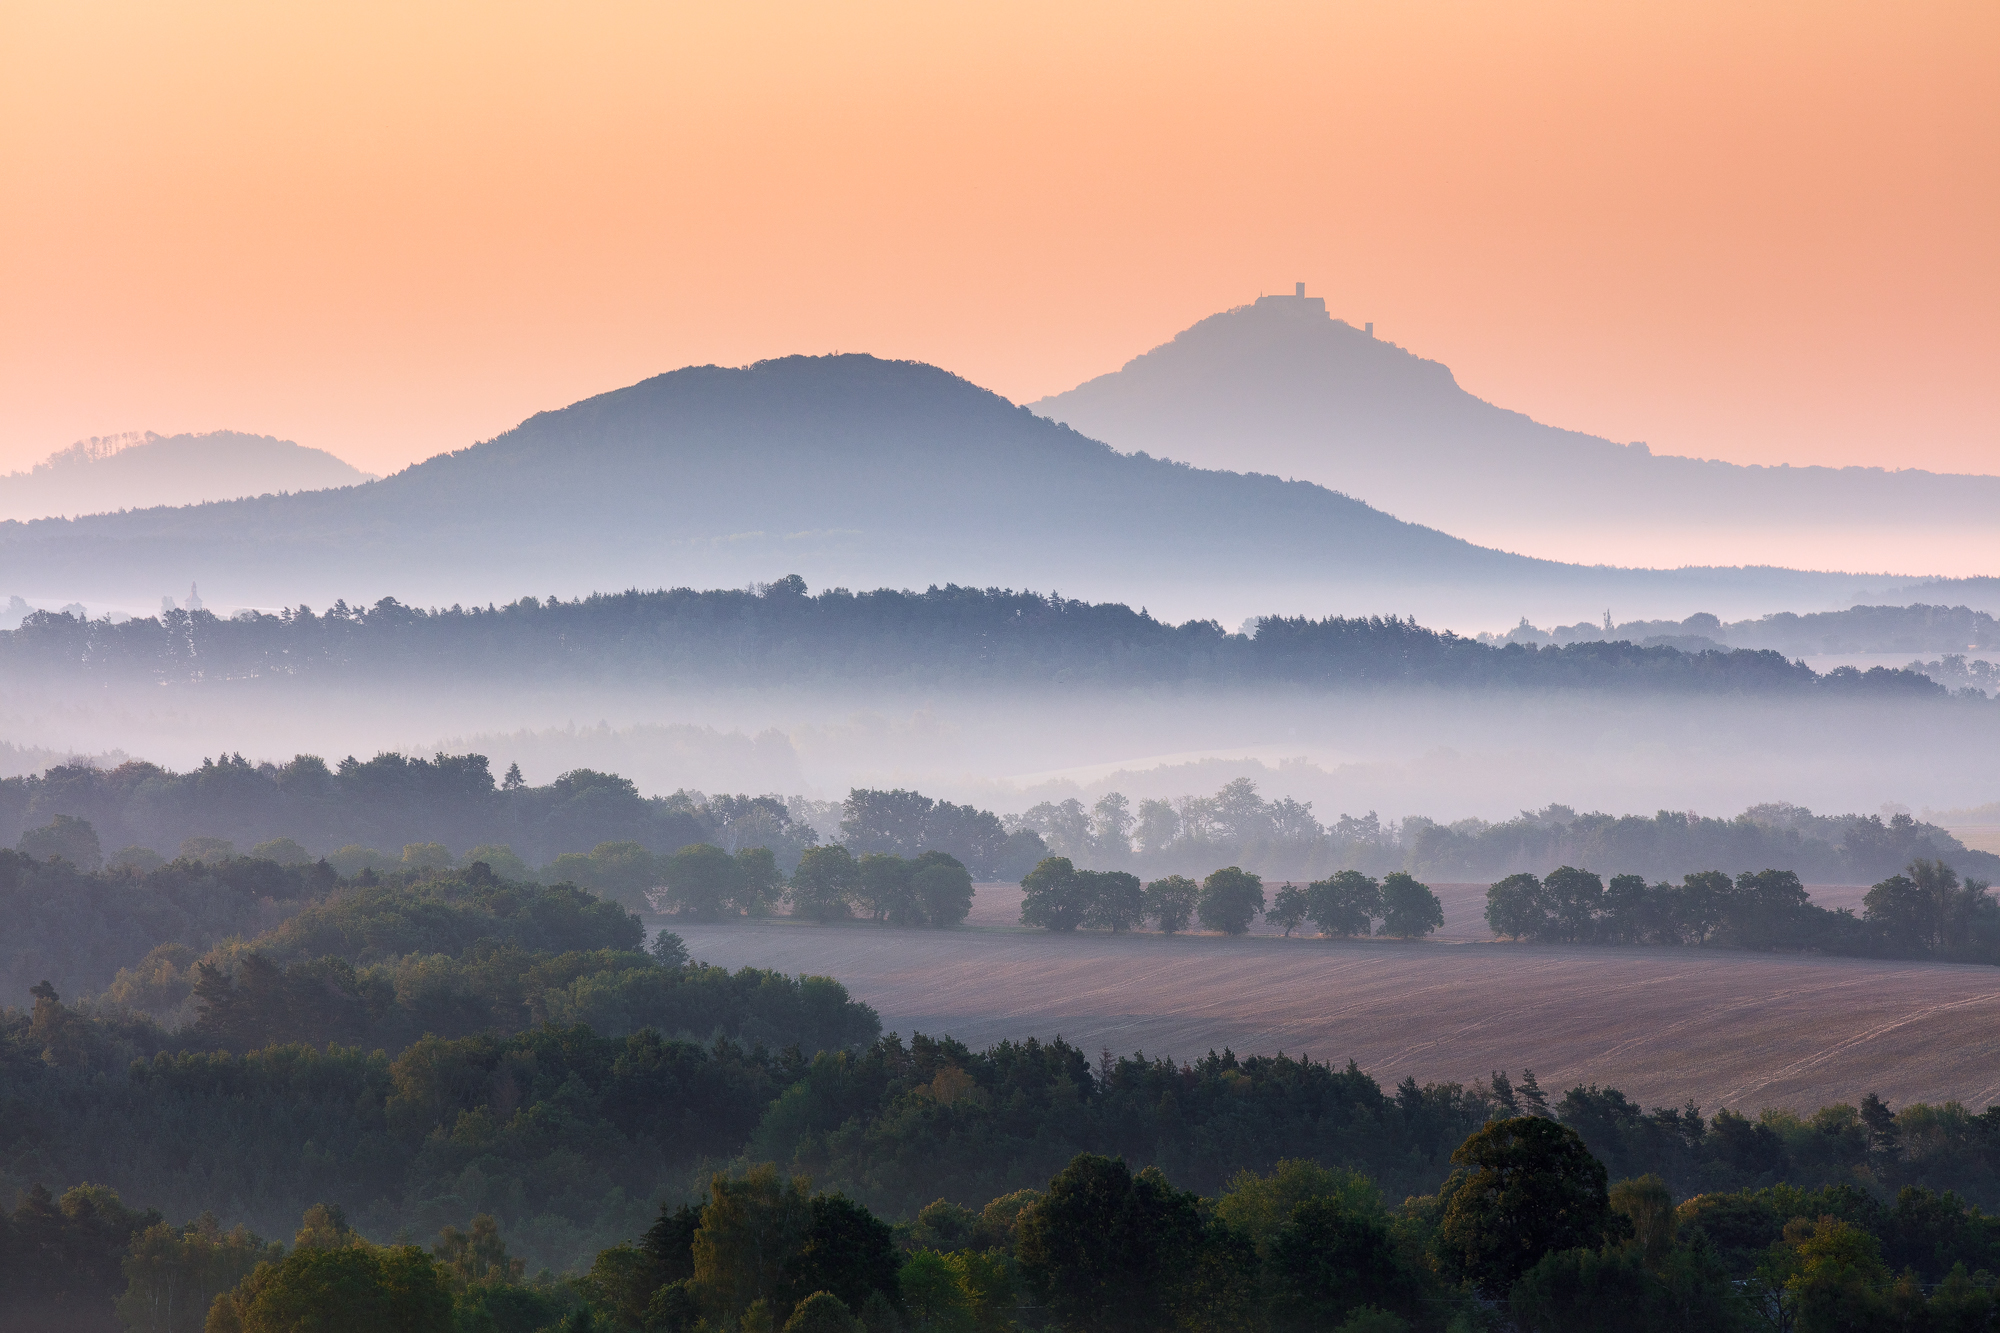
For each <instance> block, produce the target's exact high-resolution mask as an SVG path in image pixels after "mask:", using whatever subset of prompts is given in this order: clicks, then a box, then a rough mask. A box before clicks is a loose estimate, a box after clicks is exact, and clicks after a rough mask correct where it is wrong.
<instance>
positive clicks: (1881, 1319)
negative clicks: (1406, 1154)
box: [0, 1111, 2000, 1333]
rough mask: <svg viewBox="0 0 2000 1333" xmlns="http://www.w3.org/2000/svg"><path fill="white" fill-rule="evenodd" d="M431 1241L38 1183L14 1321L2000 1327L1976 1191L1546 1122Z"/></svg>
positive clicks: (1690, 1331)
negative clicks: (542, 1255)
mask: <svg viewBox="0 0 2000 1333" xmlns="http://www.w3.org/2000/svg"><path fill="white" fill-rule="evenodd" d="M435 1234H436V1237H437V1238H436V1240H435V1241H434V1242H433V1243H432V1244H430V1245H429V1246H428V1247H424V1246H421V1245H418V1244H414V1243H411V1242H410V1241H409V1240H408V1239H407V1238H399V1239H398V1240H396V1241H391V1242H389V1243H386V1244H384V1243H378V1242H374V1241H371V1240H369V1239H368V1238H367V1237H366V1236H364V1235H363V1234H362V1233H361V1232H359V1231H357V1230H356V1229H355V1228H354V1227H353V1226H352V1225H350V1223H349V1219H348V1217H347V1214H346V1211H345V1210H344V1209H343V1208H341V1207H340V1206H338V1205H329V1204H325V1203H317V1204H314V1205H312V1206H310V1207H308V1208H307V1209H306V1210H305V1211H304V1213H303V1216H302V1217H301V1219H300V1223H299V1226H298V1228H297V1231H296V1233H295V1234H294V1235H293V1238H292V1243H291V1245H290V1247H289V1248H288V1247H287V1246H285V1245H283V1244H281V1243H276V1242H266V1241H264V1240H262V1239H261V1238H260V1237H258V1236H257V1235H256V1234H255V1233H253V1232H251V1231H249V1230H248V1229H247V1228H245V1227H242V1226H240V1225H239V1226H238V1227H236V1228H235V1229H234V1230H232V1231H229V1232H224V1231H222V1229H221V1227H220V1225H219V1224H218V1223H217V1221H216V1219H215V1218H214V1216H213V1215H211V1214H203V1215H202V1216H200V1217H198V1218H196V1219H195V1220H194V1221H192V1222H189V1223H186V1224H183V1225H180V1226H174V1225H170V1224H168V1223H166V1222H165V1221H164V1220H162V1218H161V1216H160V1214H159V1213H158V1212H157V1211H155V1210H145V1211H143V1212H141V1211H135V1210H133V1209H130V1208H129V1207H127V1206H126V1205H125V1204H124V1202H123V1201H122V1200H121V1199H120V1198H119V1196H118V1195H117V1194H116V1192H114V1191H111V1190H108V1189H105V1188H104V1187H101V1186H79V1187H77V1188H74V1189H71V1190H69V1191H68V1192H67V1193H65V1194H64V1195H62V1196H61V1197H60V1199H57V1198H55V1197H54V1196H52V1195H51V1194H50V1193H49V1191H48V1190H46V1189H45V1188H43V1187H41V1186H36V1187H34V1188H32V1189H30V1190H29V1191H27V1192H26V1193H25V1194H24V1195H23V1197H22V1199H21V1202H20V1203H19V1204H18V1205H17V1206H16V1208H15V1209H14V1211H13V1213H12V1214H11V1215H0V1276H4V1277H5V1278H6V1279H7V1281H6V1282H5V1284H4V1285H0V1319H6V1320H7V1321H8V1322H9V1324H10V1325H12V1326H20V1327H30V1326H43V1327H46V1326H60V1327H63V1328H66V1329H75V1330H83V1331H84V1333H91V1331H93V1330H97V1329H107V1330H108V1329H112V1328H118V1327H122V1328H125V1329H132V1330H138V1329H145V1330H158V1331H159V1333H181V1331H182V1330H204V1333H281V1331H282V1333H289V1331H290V1330H295V1329H300V1328H321V1327H342V1328H358V1327H367V1328H393V1329H399V1330H405V1331H406V1333H461V1331H462V1330H490V1331H491V1333H538V1331H544V1330H545V1331H547V1333H721V1331H723V1330H728V1331H730V1333H735V1331H737V1330H741V1331H743V1333H759V1331H761V1330H772V1331H773V1333H1008V1331H1009V1330H1015V1329H1048V1330H1076V1331H1077V1333H1085V1331H1087V1333H1126V1331H1127V1330H1129V1331H1130V1333H1153V1331H1154V1330H1158V1329H1163V1328H1175V1329H1184V1330H1189V1331H1190V1333H1208V1331H1210V1330H1214V1331H1216V1333H1224V1331H1227V1333H1265V1331H1267V1330H1268V1333H1311V1331H1314V1330H1337V1331H1338V1333H1412V1330H1424V1331H1426V1333H1428V1331H1431V1330H1436V1331H1437V1333H1463V1331H1464V1330H1481V1329H1490V1330H1495V1333H1497V1331H1498V1330H1500V1329H1502V1328H1508V1327H1511V1328H1515V1329H1523V1330H1529V1331H1530V1333H1569V1331H1571V1330H1574V1331H1576V1333H1595V1331H1596V1330H1603V1329H1611V1328H1617V1329H1630V1330H1635V1333H1695V1331H1696V1330H1699V1331H1700V1333H1735V1331H1738V1330H1741V1331H1742V1333H1751V1331H1752V1330H1761V1329H1771V1328H1776V1329H1781V1330H1786V1331H1787V1333H1908V1330H1911V1329H1922V1330H1941V1331H1942V1330H1948V1331H1951V1333H1957V1331H1959V1330H1967V1331H1978V1330H1987V1329H1990V1328H1992V1327H1994V1326H1995V1323H1996V1314H2000V1300H1996V1291H1995V1284H1994V1278H1993V1270H1994V1267H1995V1265H1996V1264H2000V1226H1996V1224H1995V1220H1994V1219H1992V1218H1989V1217H1987V1216H1986V1215H1984V1214H1983V1213H1982V1212H1981V1211H1980V1210H1979V1209H1978V1208H1976V1207H1968V1206H1966V1205H1965V1204H1964V1203H1963V1202H1962V1201H1961V1200H1960V1199H1958V1198H1957V1197H1956V1196H1955V1195H1953V1194H1950V1193H1945V1194H1938V1193H1936V1192H1934V1191H1932V1190H1930V1189H1927V1188H1924V1187H1922V1186H1915V1185H1910V1186H1904V1187H1903V1188H1901V1189H1900V1191H1898V1192H1897V1193H1896V1194H1895V1195H1894V1197H1893V1201H1891V1200H1888V1199H1885V1198H1882V1197H1878V1196H1877V1195H1875V1194H1872V1193H1870V1192H1869V1191H1868V1190H1866V1189H1863V1188H1858V1187H1857V1186H1856V1185H1855V1184H1852V1183H1840V1184H1834V1185H1827V1186H1821V1187H1819V1188H1815V1189H1805V1188H1800V1187H1797V1186H1790V1185H1778V1186H1763V1187H1756V1186H1751V1187H1743V1188H1737V1189H1728V1190H1705V1191H1701V1192H1698V1193H1695V1194H1693V1195H1692V1196H1679V1194H1678V1192H1677V1191H1676V1190H1674V1189H1673V1188H1672V1187H1671V1186H1670V1185H1669V1184H1668V1183H1667V1182H1666V1181H1665V1180H1663V1179H1662V1178H1661V1177H1660V1176H1658V1175H1655V1174H1650V1173H1648V1174H1641V1175H1638V1176H1630V1177H1624V1178H1621V1179H1617V1180H1616V1181H1615V1183H1614V1181H1613V1180H1612V1178H1611V1174H1610V1172H1609V1171H1608V1170H1607V1168H1606V1165H1605V1163H1604V1162H1603V1161H1602V1160H1601V1159H1600V1157H1599V1156H1598V1155H1597V1154H1596V1153H1594V1152H1593V1151H1592V1148H1591V1145H1590V1144H1589V1143H1588V1142H1587V1141H1586V1140H1585V1138H1584V1136H1583V1135H1582V1134H1580V1133H1579V1132H1578V1131H1577V1130H1576V1129H1575V1128H1574V1127H1572V1126H1571V1125H1568V1124H1566V1123H1564V1122H1563V1121H1562V1120H1560V1119H1558V1118H1554V1117H1551V1116H1549V1115H1548V1114H1547V1113H1546V1112H1544V1111H1529V1112H1526V1113H1522V1114H1514V1115H1507V1114H1504V1113H1502V1114H1496V1115H1494V1116H1493V1117H1492V1118H1490V1119H1488V1120H1487V1121H1486V1122H1485V1123H1483V1124H1481V1125H1479V1126H1478V1127H1477V1128H1475V1129H1473V1130H1472V1131H1471V1132H1470V1133H1469V1134H1467V1135H1466V1136H1465V1138H1464V1139H1463V1140H1462V1141H1460V1142H1458V1143H1457V1144H1456V1146H1455V1147H1453V1148H1452V1149H1451V1151H1450V1154H1449V1170H1448V1172H1447V1173H1446V1174H1445V1175H1444V1177H1443V1178H1442V1180H1440V1181H1439V1183H1438V1185H1437V1187H1436V1188H1435V1189H1434V1190H1432V1191H1429V1192H1427V1193H1425V1194H1422V1195H1414V1196H1410V1197H1408V1198H1406V1199H1404V1200H1403V1201H1402V1202H1401V1203H1400V1204H1399V1205H1391V1204H1390V1203H1389V1202H1388V1201H1387V1199H1386V1198H1385V1196H1384V1193H1383V1191H1382V1190H1381V1189H1380V1188H1379V1187H1378V1186H1377V1184H1376V1183H1375V1182H1374V1181H1372V1180H1371V1179H1369V1178H1368V1177H1367V1176H1366V1175H1363V1174H1360V1173H1358V1172H1355V1171H1353V1170H1351V1169H1347V1168H1344V1167H1340V1166H1330V1165H1327V1164H1324V1163H1321V1162H1318V1161H1314V1160H1311V1159H1308V1158H1287V1159H1280V1160H1278V1161H1277V1162H1275V1163H1274V1164H1272V1166H1271V1167H1270V1168H1269V1169H1268V1170H1263V1171H1255V1170H1248V1169H1246V1170H1241V1171H1238V1172H1236V1173H1235V1174H1234V1175H1233V1176H1231V1177H1230V1178H1229V1179H1228V1180H1227V1181H1226V1182H1225V1183H1224V1184H1223V1185H1221V1186H1220V1187H1218V1188H1217V1189H1215V1190H1214V1192H1213V1193H1212V1194H1210V1195H1204V1194H1202V1193H1200V1192H1197V1191H1195V1190H1191V1189H1187V1188H1184V1187H1181V1186H1179V1185H1177V1184H1176V1183H1175V1182H1174V1180H1173V1178H1172V1177H1171V1176H1170V1175H1169V1174H1168V1173H1167V1172H1166V1171H1163V1170H1162V1169H1161V1168H1160V1167H1158V1166H1157V1165H1148V1166H1144V1167H1142V1168H1141V1169H1138V1170H1134V1169H1133V1167H1132V1166H1131V1165H1130V1164H1129V1163H1128V1161H1127V1160H1126V1159H1125V1158H1123V1157H1119V1156H1111V1155H1106V1154H1101V1153H1089V1152H1085V1153H1079V1154H1077V1155H1075V1156H1073V1157H1072V1158H1070V1159H1069V1160H1068V1161H1067V1162H1066V1163H1064V1164H1062V1165H1061V1167H1060V1168H1059V1169H1058V1170H1056V1171H1055V1172H1054V1173H1053V1174H1052V1175H1051V1176H1050V1177H1049V1178H1047V1179H1046V1180H1044V1181H1041V1182H1038V1184H1037V1185H1035V1186H1032V1187H1027V1188H1022V1189H1018V1190H1014V1191H1010V1192H1008V1193H1005V1194H1001V1195H998V1196H996V1197H993V1198H990V1199H987V1200H985V1201H983V1202H982V1203H980V1204H978V1205H977V1206H969V1205H966V1204H962V1203H957V1202H954V1201H952V1200H951V1199H948V1198H940V1199H936V1200H934V1201H932V1202H930V1203H929V1204H926V1205H924V1206H923V1207H921V1208H919V1209H917V1210H915V1211H914V1212H913V1213H912V1214H910V1215H909V1216H907V1217H906V1218H905V1219H904V1220H901V1221H890V1220H887V1219H884V1218H883V1217H881V1216H879V1215H878V1214H877V1213H876V1212H875V1211H874V1210H872V1209H870V1208H869V1207H868V1206H867V1205H866V1204H864V1203H860V1202H857V1201H856V1200H854V1199H853V1198H851V1197H849V1196H848V1195H847V1194H845V1193H843V1192H841V1191H839V1190H826V1189H816V1188H815V1187H814V1183H813V1182H812V1181H811V1180H810V1179H809V1178H808V1177H806V1176H803V1175H795V1176H791V1177H786V1176H785V1175H783V1174H782V1173H781V1172H780V1171H779V1170H778V1169H777V1168H776V1167H775V1166H774V1165H773V1164H771V1163H768V1162H766V1163H760V1164H751V1165H741V1166H738V1167H736V1168H734V1169H731V1170H728V1171H718V1172H714V1173H712V1174H710V1175H709V1176H708V1177H707V1178H706V1180H705V1181H704V1182H703V1185H702V1187H701V1188H700V1189H699V1190H698V1191H692V1192H691V1197H689V1198H687V1199H686V1200H684V1201H679V1202H674V1201H668V1202H666V1203H662V1204H661V1205H660V1206H659V1208H658V1211H657V1214H656V1215H655V1216H654V1217H653V1219H652V1221H651V1224H650V1225H646V1226H643V1229H640V1227H639V1226H635V1227H633V1228H632V1230H631V1231H629V1232H628V1233H627V1237H626V1238H624V1239H622V1240H620V1241H619V1242H618V1243H616V1244H613V1245H610V1246H608V1247H606V1248H603V1249H601V1250H599V1251H597V1253H596V1254H595V1257H594V1259H593V1260H592V1261H591V1262H590V1264H589V1266H588V1268H587V1269H586V1268H583V1267H582V1266H581V1265H579V1267H578V1271H574V1272H571V1273H569V1274H567V1275H561V1276H559V1275H557V1274H554V1273H552V1272H550V1271H547V1270H544V1271H541V1272H539V1273H536V1274H534V1275H533V1276H532V1277H531V1276H529V1274H528V1273H527V1271H526V1268H527V1265H526V1263H525V1261H524V1260H523V1259H521V1258H519V1257H517V1256H516V1255H514V1254H512V1253H510V1250H509V1242H508V1237H507V1236H506V1235H505V1234H504V1233H503V1229H502V1227H501V1225H500V1224H499V1222H498V1220H497V1219H496V1218H495V1217H494V1216H493V1215H491V1214H488V1213H480V1214H476V1215H474V1216H473V1217H472V1219H471V1222H470V1224H469V1226H467V1227H465V1228H464V1229H461V1228H460V1227H459V1226H457V1225H454V1224H451V1223H446V1224H445V1225H443V1226H442V1227H441V1228H439V1229H438V1230H437V1232H436V1233H435Z"/></svg>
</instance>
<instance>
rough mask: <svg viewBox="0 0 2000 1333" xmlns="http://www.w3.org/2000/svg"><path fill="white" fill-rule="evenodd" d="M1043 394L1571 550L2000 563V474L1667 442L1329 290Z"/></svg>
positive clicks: (1062, 416)
mask: <svg viewBox="0 0 2000 1333" xmlns="http://www.w3.org/2000/svg"><path fill="white" fill-rule="evenodd" d="M1030 406H1031V407H1032V408H1033V409H1034V410H1035V411H1036V412H1038V413H1042V414H1045V415H1047V416H1050V417H1052V418H1055V419H1056V420H1059V421H1066V422H1068V423H1069V424H1070V425H1072V426H1075V427H1076V428H1077V429H1078V430H1080V431H1083V432H1084V433H1086V434H1088V435H1090V436H1092V437H1094V438H1096V439H1100V440H1105V441H1107V442H1109V443H1110V444H1111V445H1112V446H1113V447H1115V448H1118V449H1124V450H1133V449H1144V450H1148V451H1150V452H1152V453H1156V454H1164V455H1165V456H1167V457H1170V458H1176V459H1183V460H1186V461H1187V462H1190V463H1192V464H1194V465H1195V466H1197V467H1204V466H1207V467H1212V466H1217V465H1219V464H1221V465H1227V466H1230V467H1239V468H1256V469H1258V470H1260V471H1268V472H1276V473H1280V474H1282V475H1285V476H1291V477H1298V478H1301V479H1305V480H1310V481H1315V482H1318V483H1320V484H1321V485H1323V486H1330V487H1333V488H1335V489H1338V490H1341V491H1344V492H1345V493H1347V494H1349V495H1352V496H1355V497H1357V498H1359V499H1362V500H1365V501H1367V502H1368V503H1369V504H1371V505H1374V506H1376V507H1377V508H1380V509H1383V510H1385V511H1387V512H1389V513H1392V514H1395V515H1396V516H1397V517H1399V518H1404V519H1408V520H1410V521H1412V522H1416V523H1423V524H1427V525H1429V526H1431V527H1435V528H1441V529H1443V530H1445V531H1447V532H1452V533H1456V534H1458V535H1460V536H1463V537H1466V538H1467V539H1469V540H1472V541H1476V542H1480V543H1482V544H1485V545H1489V546H1499V547H1502V548H1504V549H1508V550H1521V551H1529V552H1532V553H1535V554H1539V555H1546V556H1552V557H1555V558H1560V559H1565V560H1584V561H1588V562H1596V561H1605V562H1609V563H1616V564H1662V565H1672V564H1682V563H1691V564H1704V565H1706V564H1739V563H1740V564H1763V563H1770V564H1782V565H1793V566H1797V565H1805V564H1810V565H1813V566H1815V567H1820V568H1825V567H1829V566H1835V567H1838V568H1844V569H1889V570H1896V571H1898V572H1901V573H1917V572H1934V573H1948V574H1968V573H1986V572H1989V571H1993V570H2000V477H1965V476H1941V475H1938V474H1935V473H1929V472H1920V471H1915V470H1910V471H1887V470H1884V469H1881V468H1824V467H1740V466H1736V465H1734V464H1729V463H1720V462H1710V461H1704V460H1702V459H1697V458H1680V457H1665V456H1657V455H1655V454H1654V453H1652V452H1651V451H1650V450H1649V449H1648V448H1647V447H1646V446H1645V445H1643V444H1632V445H1621V444H1614V443H1612V442H1611V441H1609V440H1605V439H1600V438H1598V437H1596V436H1593V435H1585V434H1582V433H1580V432H1577V431H1572V430H1562V429H1558V428H1556V427H1553V426H1545V425H1542V424H1540V423H1539V422H1536V421H1533V420H1531V419H1529V418H1528V417H1526V416H1523V415H1522V414H1520V413H1518V412H1511V411H1508V410H1506V409H1504V408H1501V407H1496V406H1494V405H1493V404H1491V403H1488V402H1485V401H1484V400H1482V399H1479V398H1476V397H1474V396H1473V395H1472V394H1470V393H1467V392H1466V391H1465V390H1464V389H1462V388H1461V387H1459V384H1458V381H1457V379H1456V378H1455V377H1454V376H1453V375H1452V372H1451V370H1450V369H1449V368H1448V367H1446V366H1444V365H1442V364H1440V363H1438V362H1436V361H1430V360H1426V359H1424V358H1423V357H1421V356H1419V355H1417V354H1415V353H1413V352H1410V351H1407V350H1405V349H1404V348H1401V347H1398V346H1396V345H1395V344H1393V343H1390V342H1387V341H1384V340H1382V339H1379V338H1376V337H1374V336H1373V335H1371V334H1370V333H1368V332H1365V331H1364V330H1362V329H1359V328H1355V327H1353V326H1352V325H1349V324H1347V323H1344V322H1342V321H1340V320H1337V319H1333V318H1331V317H1329V315H1328V313H1327V309H1326V304H1325V302H1324V301H1323V300H1322V299H1320V298H1317V297H1303V298H1302V297H1297V296H1267V297H1264V298H1261V299H1260V300H1258V301H1257V302H1256V303H1255V304H1254V305H1247V306H1240V307H1238V308H1236V309H1234V310H1229V311H1226V312H1224V313H1222V314H1219V315H1212V316H1210V317H1209V318H1207V319H1204V320H1201V321H1200V322H1199V323H1197V324H1195V325H1193V326H1192V327H1191V328H1188V329H1185V330H1183V331H1182V332H1181V333H1179V334H1177V335H1175V337H1174V339H1173V340H1172V341H1171V342H1168V343H1165V344H1163V345H1161V346H1159V347H1156V348H1154V349H1153V350H1152V351H1150V352H1147V353H1145V354H1144V355H1142V356H1138V357H1135V358H1133V359H1132V360H1131V361H1129V362H1127V363H1126V364H1125V366H1124V367H1123V368H1121V369H1119V370H1117V371H1114V372H1112V373H1110V374H1107V375H1101V376H1099V377H1098V378H1096V379H1093V380H1090V381H1088V382H1087V383H1084V384H1082V385H1079V386H1078V387H1076V388H1074V389H1071V390H1069V391H1068V392H1066V393H1059V394H1056V395H1054V396H1052V397H1049V398H1044V399H1042V400H1041V401H1040V402H1036V403H1032V404H1030ZM1836 562H1837V565H1836ZM1711 609H1716V608H1711ZM1793 609H1805V608H1793Z"/></svg>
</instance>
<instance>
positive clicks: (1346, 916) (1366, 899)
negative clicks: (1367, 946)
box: [1305, 870, 1382, 936]
mask: <svg viewBox="0 0 2000 1333" xmlns="http://www.w3.org/2000/svg"><path fill="white" fill-rule="evenodd" d="M1305 896H1306V916H1307V917H1309V918H1310V919H1311V920H1312V923H1313V924H1314V925H1315V926H1318V927H1319V933H1320V934H1322V935H1336V936H1347V935H1367V934H1371V933H1373V931H1374V928H1375V924H1374V923H1375V918H1376V917H1378V916H1380V915H1382V886H1381V884H1380V883H1378V882H1377V881H1376V880H1374V879H1372V878H1370V877H1369V876H1367V875H1364V874H1362V873H1361V872H1360V871H1358V870H1343V871H1340V872H1339V873H1338V874H1336V875H1333V876H1332V877H1330V878H1328V879H1322V880H1316V881H1314V882H1313V883H1312V884H1309V885H1307V886H1306V895H1305Z"/></svg>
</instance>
